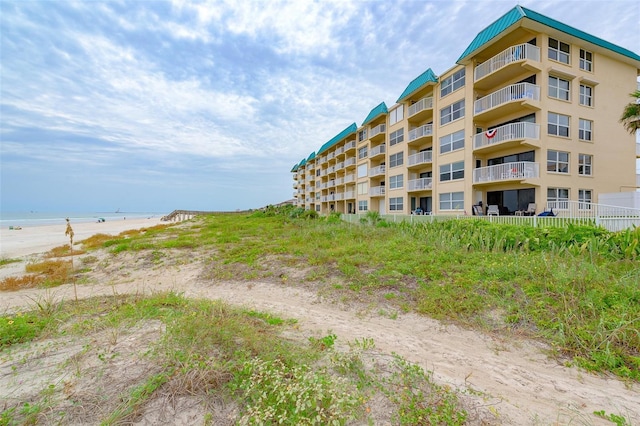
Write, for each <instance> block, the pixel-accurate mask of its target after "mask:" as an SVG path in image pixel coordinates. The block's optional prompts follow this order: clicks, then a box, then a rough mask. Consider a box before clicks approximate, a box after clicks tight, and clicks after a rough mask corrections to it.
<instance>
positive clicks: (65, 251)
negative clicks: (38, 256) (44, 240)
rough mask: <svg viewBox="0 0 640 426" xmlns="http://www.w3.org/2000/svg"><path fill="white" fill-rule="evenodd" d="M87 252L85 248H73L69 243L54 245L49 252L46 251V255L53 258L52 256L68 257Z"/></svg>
mask: <svg viewBox="0 0 640 426" xmlns="http://www.w3.org/2000/svg"><path fill="white" fill-rule="evenodd" d="M84 253H86V252H85V251H84V250H71V249H70V248H69V245H68V244H65V245H63V246H58V247H54V248H52V249H51V250H49V251H48V252H46V253H45V255H44V257H46V258H52V257H67V256H76V255H80V254H84Z"/></svg>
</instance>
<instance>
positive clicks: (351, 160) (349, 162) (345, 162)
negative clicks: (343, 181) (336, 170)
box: [344, 157, 356, 167]
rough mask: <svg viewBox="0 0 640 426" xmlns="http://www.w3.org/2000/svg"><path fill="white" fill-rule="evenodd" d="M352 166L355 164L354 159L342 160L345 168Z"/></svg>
mask: <svg viewBox="0 0 640 426" xmlns="http://www.w3.org/2000/svg"><path fill="white" fill-rule="evenodd" d="M354 164H356V159H355V157H350V158H347V159H346V160H344V166H345V167H349V166H351V165H354Z"/></svg>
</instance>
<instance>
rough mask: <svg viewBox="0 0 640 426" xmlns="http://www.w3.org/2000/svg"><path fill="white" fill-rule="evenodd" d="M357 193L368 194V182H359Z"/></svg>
mask: <svg viewBox="0 0 640 426" xmlns="http://www.w3.org/2000/svg"><path fill="white" fill-rule="evenodd" d="M357 191H358V195H367V194H369V182H360V183H359V184H358V188H357Z"/></svg>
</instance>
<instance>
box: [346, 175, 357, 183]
mask: <svg viewBox="0 0 640 426" xmlns="http://www.w3.org/2000/svg"><path fill="white" fill-rule="evenodd" d="M355 181H356V175H355V174H349V175H345V177H344V183H351V182H355Z"/></svg>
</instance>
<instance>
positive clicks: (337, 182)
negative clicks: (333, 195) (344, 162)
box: [334, 177, 344, 185]
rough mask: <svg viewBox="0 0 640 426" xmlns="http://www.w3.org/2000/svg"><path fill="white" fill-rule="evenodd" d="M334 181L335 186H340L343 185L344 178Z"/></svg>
mask: <svg viewBox="0 0 640 426" xmlns="http://www.w3.org/2000/svg"><path fill="white" fill-rule="evenodd" d="M334 181H335V184H336V185H342V184H343V183H344V178H342V177H339V178H336V179H335V180H334Z"/></svg>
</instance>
